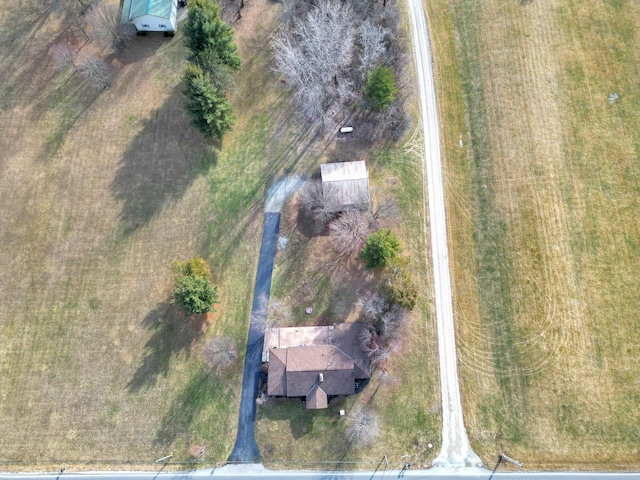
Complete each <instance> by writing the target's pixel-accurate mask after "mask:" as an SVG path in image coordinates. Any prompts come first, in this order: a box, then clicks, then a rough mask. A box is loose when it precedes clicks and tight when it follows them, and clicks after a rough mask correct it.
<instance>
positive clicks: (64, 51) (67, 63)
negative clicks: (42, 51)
mask: <svg viewBox="0 0 640 480" xmlns="http://www.w3.org/2000/svg"><path fill="white" fill-rule="evenodd" d="M51 59H52V60H53V65H54V66H55V68H56V69H58V70H65V69H67V68H74V69H76V70H77V67H76V63H75V60H74V57H73V52H72V51H71V48H70V47H69V45H66V44H64V43H56V44H55V45H54V46H53V47H51Z"/></svg>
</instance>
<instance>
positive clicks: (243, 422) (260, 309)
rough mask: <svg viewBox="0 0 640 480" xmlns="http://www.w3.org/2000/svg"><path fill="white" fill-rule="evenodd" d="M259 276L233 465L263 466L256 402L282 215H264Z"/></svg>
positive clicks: (248, 342)
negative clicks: (255, 433)
mask: <svg viewBox="0 0 640 480" xmlns="http://www.w3.org/2000/svg"><path fill="white" fill-rule="evenodd" d="M263 228H264V229H263V232H262V244H261V246H260V259H259V261H258V272H257V273H256V283H255V288H254V291H253V305H252V306H251V323H250V324H249V337H248V340H247V354H246V356H245V359H244V377H243V379H242V396H241V398H240V412H239V414H238V436H237V437H236V443H235V445H234V447H233V450H232V452H231V455H230V456H229V461H230V462H250V463H252V462H259V461H260V460H261V458H262V457H261V455H260V449H259V448H258V444H257V443H256V439H255V435H254V430H255V421H256V398H257V396H258V384H259V382H260V368H261V366H262V345H263V343H264V325H265V322H266V319H267V305H268V301H269V292H270V291H271V274H272V272H273V261H274V258H275V255H276V246H277V241H278V231H279V230H280V213H278V212H267V213H265V214H264V227H263Z"/></svg>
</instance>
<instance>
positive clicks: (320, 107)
mask: <svg viewBox="0 0 640 480" xmlns="http://www.w3.org/2000/svg"><path fill="white" fill-rule="evenodd" d="M353 21H354V18H353V12H352V10H351V7H350V6H349V4H348V3H342V2H339V1H336V0H330V1H326V2H319V3H318V4H317V5H316V7H315V8H314V9H312V10H311V11H310V12H309V13H308V14H307V16H306V18H305V20H304V21H302V22H299V23H297V24H295V25H294V26H293V27H292V28H284V29H282V30H280V32H278V33H277V34H276V35H275V36H274V38H273V48H274V52H275V60H276V67H275V69H276V70H277V71H278V72H280V73H282V74H283V75H284V77H285V78H286V79H287V82H288V83H289V85H290V86H292V87H294V90H295V96H296V98H297V100H298V102H299V104H300V105H301V107H302V108H303V112H302V113H303V115H305V116H318V115H319V116H323V115H324V111H325V107H326V106H328V105H329V104H331V103H332V102H333V101H334V99H335V98H348V97H350V96H353V92H352V89H351V81H350V79H349V76H348V75H347V74H346V73H347V70H348V68H349V66H350V64H351V60H352V58H353V52H354V46H355V37H356V35H355V34H356V32H355V29H354V28H353Z"/></svg>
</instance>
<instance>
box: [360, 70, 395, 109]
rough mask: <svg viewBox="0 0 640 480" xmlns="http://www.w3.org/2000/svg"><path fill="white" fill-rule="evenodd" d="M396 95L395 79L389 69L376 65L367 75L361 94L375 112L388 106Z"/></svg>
mask: <svg viewBox="0 0 640 480" xmlns="http://www.w3.org/2000/svg"><path fill="white" fill-rule="evenodd" d="M397 93H398V89H397V88H396V77H395V75H394V74H393V70H391V69H390V68H388V67H385V66H383V65H378V66H377V67H375V68H374V69H373V70H371V71H370V72H369V73H368V74H367V83H366V84H365V86H364V91H363V94H364V98H365V99H366V100H367V101H368V102H369V103H370V105H371V108H373V109H374V110H375V111H377V112H380V111H382V110H384V109H385V108H386V107H387V106H389V105H390V104H391V103H392V102H393V101H394V100H395V98H396V94H397Z"/></svg>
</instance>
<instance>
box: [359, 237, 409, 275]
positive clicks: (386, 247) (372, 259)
mask: <svg viewBox="0 0 640 480" xmlns="http://www.w3.org/2000/svg"><path fill="white" fill-rule="evenodd" d="M399 252H400V240H398V237H396V236H395V235H394V234H393V233H391V230H389V229H386V230H378V231H377V232H375V233H372V234H371V235H369V236H368V237H367V239H366V240H365V242H364V247H362V250H361V251H360V255H359V256H360V258H361V259H362V260H363V261H364V263H365V266H366V267H367V268H376V267H384V266H385V265H387V263H389V262H390V261H391V260H393V259H394V258H395V257H396V256H397V255H398V253H399Z"/></svg>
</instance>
